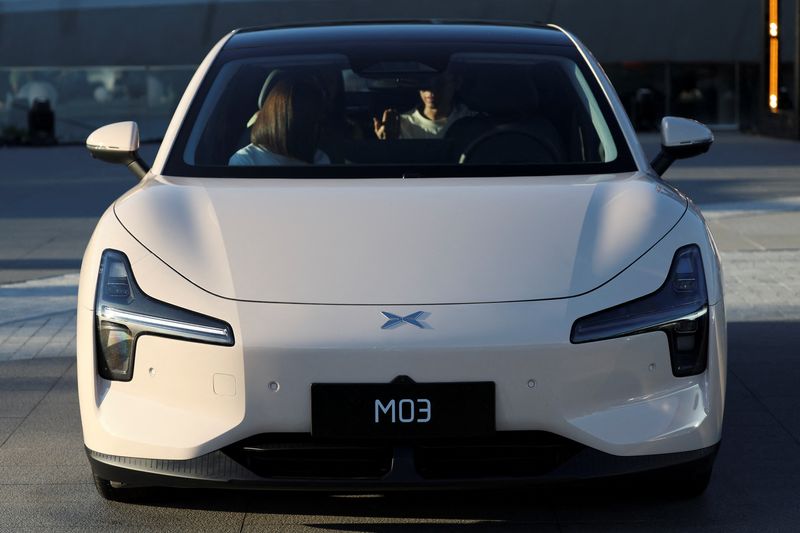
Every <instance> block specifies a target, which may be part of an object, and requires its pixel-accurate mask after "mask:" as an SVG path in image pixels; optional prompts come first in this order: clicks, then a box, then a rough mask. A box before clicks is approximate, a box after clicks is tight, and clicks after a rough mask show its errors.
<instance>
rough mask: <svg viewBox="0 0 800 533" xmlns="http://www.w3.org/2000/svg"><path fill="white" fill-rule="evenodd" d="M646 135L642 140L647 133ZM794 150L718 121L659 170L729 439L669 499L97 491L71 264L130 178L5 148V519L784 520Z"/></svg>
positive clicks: (554, 525) (794, 286) (1, 171)
mask: <svg viewBox="0 0 800 533" xmlns="http://www.w3.org/2000/svg"><path fill="white" fill-rule="evenodd" d="M644 140H645V143H646V146H647V148H648V150H649V151H650V152H652V151H653V150H654V149H655V144H654V138H653V137H646V138H645V139H644ZM798 148H800V144H798V143H791V142H785V141H774V140H767V139H760V138H753V137H746V136H741V135H722V136H720V138H719V140H718V143H717V145H716V146H715V148H714V149H713V151H712V153H711V154H709V155H708V156H706V157H705V158H703V159H697V160H693V161H689V162H683V163H681V164H679V165H676V167H674V168H673V169H672V170H671V171H670V173H669V174H668V178H669V179H670V180H672V181H673V182H674V183H676V184H677V185H678V186H679V187H680V188H681V189H683V190H685V191H686V192H688V193H689V194H690V195H691V196H692V197H693V198H694V199H695V200H696V201H697V202H698V203H699V204H700V205H701V207H702V208H703V211H704V213H705V215H706V217H707V218H708V220H709V224H710V225H711V227H712V230H713V232H714V235H715V237H716V238H717V241H718V243H719V245H720V247H721V249H722V251H723V264H724V268H725V274H726V290H727V303H728V315H729V321H730V324H729V334H730V373H729V389H728V404H727V410H726V426H725V431H724V433H725V435H724V445H723V447H722V449H721V452H720V456H719V459H718V462H717V467H716V470H715V474H714V479H713V480H712V484H711V487H710V488H709V490H708V492H707V493H706V494H705V495H704V496H703V497H702V498H699V499H697V500H694V501H689V502H665V501H663V500H661V499H658V498H655V497H653V496H651V495H649V494H648V493H647V491H646V490H643V491H642V492H640V493H638V494H630V493H624V492H623V493H620V492H618V491H615V490H611V489H610V488H609V487H606V486H603V487H600V488H596V487H590V488H586V489H572V488H570V489H559V490H538V491H528V492H514V493H486V492H479V493H468V494H460V493H458V494H439V493H435V494H424V495H414V494H412V495H390V496H386V497H357V498H356V497H332V496H322V495H307V494H302V495H294V494H248V495H239V494H235V495H231V494H220V493H207V492H205V493H201V494H193V493H190V494H186V493H181V494H177V495H176V494H168V495H166V500H165V501H164V503H162V504H159V505H155V504H150V505H120V504H108V503H106V502H103V501H102V500H100V499H99V497H98V496H97V495H96V493H95V492H94V488H93V486H92V485H91V478H90V475H89V469H88V464H87V462H86V458H85V456H84V454H83V449H82V443H81V434H80V424H79V418H78V410H77V398H76V393H75V368H74V344H73V343H74V300H75V294H76V283H77V278H76V274H75V272H76V270H77V268H78V266H79V264H80V257H81V255H82V251H83V247H84V246H85V244H86V241H87V240H88V238H89V234H90V232H91V228H92V226H93V224H94V222H95V221H96V219H97V217H98V216H99V215H100V213H102V211H103V210H104V209H105V207H106V206H107V205H108V204H109V203H110V202H111V200H112V199H113V198H114V197H116V196H118V195H119V194H120V193H121V192H123V191H124V190H125V189H126V188H128V187H130V186H131V185H132V184H133V183H134V179H133V178H131V177H129V176H128V175H127V174H126V172H125V171H124V170H122V169H117V168H114V167H112V166H108V165H102V164H100V163H94V162H92V161H90V160H88V158H87V156H86V155H85V154H84V152H83V150H82V149H80V148H74V147H66V148H55V149H48V150H45V151H41V150H24V149H20V150H8V149H6V150H3V149H0V531H19V530H74V529H80V530H83V529H98V530H99V529H102V530H108V529H113V530H136V531H141V530H194V529H204V530H221V531H222V530H233V531H241V530H258V529H261V530H263V529H280V530H286V531H294V530H301V529H302V530H307V529H313V530H326V529H327V530H334V531H343V530H344V531H381V532H382V531H387V532H388V531H405V530H409V531H426V530H432V529H436V530H439V529H441V528H445V529H451V528H452V529H455V528H458V529H465V530H469V531H471V530H476V531H477V530H480V531H483V530H494V529H503V530H509V529H510V530H525V531H528V530H532V529H536V530H545V531H547V530H577V531H580V530H614V531H616V530H648V531H650V530H678V529H680V530H700V529H702V530H709V529H710V530H719V531H730V530H760V531H761V530H763V531H795V530H797V524H798V523H800V505H798V503H797V502H798V500H800V365H798V362H797V359H798V357H800V353H798V350H797V348H796V346H797V345H798V341H800V150H798ZM149 152H150V154H152V147H151V148H150V149H149ZM150 158H152V157H151V156H150ZM12 169H13V172H12Z"/></svg>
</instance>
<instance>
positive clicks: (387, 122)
mask: <svg viewBox="0 0 800 533" xmlns="http://www.w3.org/2000/svg"><path fill="white" fill-rule="evenodd" d="M372 126H373V128H374V129H375V136H376V137H377V138H378V139H397V138H398V137H400V115H398V114H397V111H395V110H394V109H387V110H386V111H384V112H383V119H382V120H378V119H377V118H375V117H373V118H372Z"/></svg>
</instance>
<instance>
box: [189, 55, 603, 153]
mask: <svg viewBox="0 0 800 533" xmlns="http://www.w3.org/2000/svg"><path fill="white" fill-rule="evenodd" d="M292 70H294V71H303V72H306V73H309V72H310V73H312V74H313V75H314V76H315V79H317V80H318V82H319V84H320V85H321V87H322V89H323V93H324V94H325V95H326V97H325V100H326V102H327V108H328V109H327V116H326V117H325V118H324V119H323V121H322V122H323V126H322V131H321V138H320V141H319V146H318V148H319V149H320V150H322V151H323V152H325V154H326V155H328V157H329V158H330V160H331V163H332V164H339V165H402V164H413V165H439V164H444V165H454V164H464V165H502V164H554V163H593V162H603V161H605V155H604V148H603V143H602V141H601V139H600V136H599V135H598V132H597V127H596V124H594V123H593V121H592V113H591V110H590V106H589V104H588V103H587V102H586V101H585V97H584V96H583V95H582V94H581V92H580V91H579V90H576V86H575V82H574V80H572V79H570V76H569V75H568V73H567V72H565V69H564V68H563V65H562V64H560V63H558V62H554V61H550V62H549V61H541V62H537V63H533V64H519V63H511V64H502V63H500V64H498V63H479V64H466V63H465V64H461V65H451V67H450V68H449V69H448V74H449V75H451V76H453V77H454V78H455V79H457V88H456V92H455V96H454V100H455V103H456V105H460V106H465V107H466V108H467V109H468V110H469V111H470V115H469V116H466V117H463V118H460V119H458V120H456V121H454V122H452V123H451V124H449V125H448V127H447V129H446V131H445V133H444V135H443V136H442V137H440V138H435V139H424V140H419V139H391V140H380V139H378V138H377V137H376V135H375V133H374V131H373V117H381V115H382V114H383V112H384V110H386V109H390V108H391V109H395V110H397V111H398V112H399V113H406V112H409V111H413V110H414V108H415V107H417V106H421V101H420V95H419V90H420V88H421V87H425V86H429V85H430V84H429V80H430V78H431V75H432V74H431V73H430V70H431V69H430V68H427V67H425V66H424V65H422V66H421V67H418V68H416V69H408V70H406V71H402V72H387V71H385V70H380V69H378V71H377V72H376V71H370V72H366V71H365V72H359V73H355V72H353V71H352V70H350V69H349V68H344V69H343V68H342V67H341V66H338V65H324V66H323V65H317V66H315V67H313V68H310V67H308V66H302V67H295V68H292V67H291V66H290V67H280V68H275V67H274V66H270V65H264V64H257V63H251V64H245V65H242V66H240V67H239V68H238V71H237V72H236V75H234V76H231V77H230V79H229V80H228V81H227V83H226V84H225V86H224V88H223V89H222V92H221V94H220V96H219V98H218V100H217V104H216V105H215V107H214V108H213V110H212V111H211V112H210V113H209V115H208V118H207V121H206V123H205V125H204V128H203V129H202V132H201V133H200V135H199V137H198V138H197V147H196V149H195V150H194V161H193V162H190V163H193V164H195V165H201V166H225V165H228V161H229V159H230V157H231V155H233V154H234V153H235V152H236V151H237V150H239V149H241V148H242V147H244V146H247V145H248V144H249V143H250V128H249V126H250V125H251V124H252V121H253V119H254V114H255V113H257V112H258V110H259V109H260V106H261V104H262V103H263V102H264V100H265V98H266V97H267V95H268V94H269V91H270V88H271V85H272V80H274V78H275V73H277V72H279V71H280V72H284V71H292ZM187 162H189V161H187Z"/></svg>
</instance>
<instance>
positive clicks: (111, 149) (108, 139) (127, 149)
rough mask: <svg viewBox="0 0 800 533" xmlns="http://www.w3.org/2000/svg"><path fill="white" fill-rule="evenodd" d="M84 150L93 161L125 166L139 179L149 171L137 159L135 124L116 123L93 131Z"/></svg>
mask: <svg viewBox="0 0 800 533" xmlns="http://www.w3.org/2000/svg"><path fill="white" fill-rule="evenodd" d="M86 148H88V149H89V153H90V154H92V157H94V158H95V159H99V160H101V161H106V162H108V163H116V164H123V165H125V166H126V167H128V169H129V170H130V171H131V172H133V173H134V174H136V176H138V177H139V179H141V178H143V177H144V176H145V174H147V172H148V171H149V170H150V166H149V165H148V164H147V163H145V162H144V161H142V158H141V157H139V126H138V125H137V124H136V123H135V122H117V123H115V124H109V125H108V126H103V127H102V128H99V129H97V130H95V131H94V132H93V133H92V134H91V135H89V137H88V138H87V139H86Z"/></svg>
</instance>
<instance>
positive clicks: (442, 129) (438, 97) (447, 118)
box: [372, 74, 476, 139]
mask: <svg viewBox="0 0 800 533" xmlns="http://www.w3.org/2000/svg"><path fill="white" fill-rule="evenodd" d="M456 89H457V83H456V80H455V78H454V77H453V76H452V75H450V74H442V75H441V76H437V77H436V78H434V79H433V80H432V82H431V83H430V87H423V88H422V89H420V91H419V96H420V99H421V100H422V105H420V106H417V107H416V108H414V110H412V111H410V112H408V113H403V114H402V115H400V114H398V113H397V111H396V110H394V109H386V110H384V112H383V116H382V118H381V119H378V118H377V117H374V118H373V119H372V121H373V128H374V130H375V136H376V137H377V138H378V139H439V138H442V137H444V135H445V133H446V132H447V129H448V128H449V127H450V126H451V125H452V124H453V123H454V122H455V121H457V120H458V119H460V118H464V117H471V116H474V115H475V114H476V113H475V112H474V111H470V110H469V109H467V107H466V106H464V105H463V104H459V103H457V102H456V101H455V93H456Z"/></svg>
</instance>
